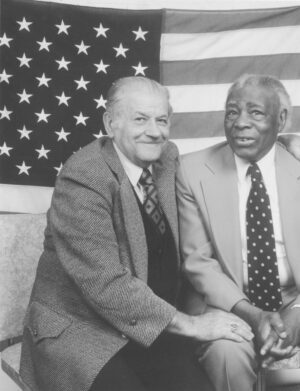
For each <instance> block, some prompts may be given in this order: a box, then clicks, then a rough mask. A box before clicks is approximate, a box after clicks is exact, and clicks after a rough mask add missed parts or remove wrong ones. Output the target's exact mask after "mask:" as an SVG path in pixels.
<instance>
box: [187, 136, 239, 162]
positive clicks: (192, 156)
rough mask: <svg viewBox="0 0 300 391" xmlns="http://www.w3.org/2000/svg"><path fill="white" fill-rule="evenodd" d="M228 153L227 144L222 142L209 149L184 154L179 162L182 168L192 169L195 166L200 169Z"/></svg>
mask: <svg viewBox="0 0 300 391" xmlns="http://www.w3.org/2000/svg"><path fill="white" fill-rule="evenodd" d="M228 153H231V152H230V148H229V146H228V143H227V141H223V142H221V143H218V144H215V145H213V146H211V147H208V148H204V149H201V150H199V151H195V152H190V153H187V154H184V155H182V156H181V157H180V161H181V164H182V165H184V166H188V167H193V166H195V165H196V167H200V166H201V165H205V164H206V163H207V162H208V161H210V160H218V159H220V158H221V157H222V156H224V154H225V155H226V154H228Z"/></svg>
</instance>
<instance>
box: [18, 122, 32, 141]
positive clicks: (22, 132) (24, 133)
mask: <svg viewBox="0 0 300 391" xmlns="http://www.w3.org/2000/svg"><path fill="white" fill-rule="evenodd" d="M17 131H18V132H19V133H20V139H21V140H22V138H27V139H28V140H30V137H29V135H30V133H32V130H27V129H26V126H25V125H23V129H17Z"/></svg>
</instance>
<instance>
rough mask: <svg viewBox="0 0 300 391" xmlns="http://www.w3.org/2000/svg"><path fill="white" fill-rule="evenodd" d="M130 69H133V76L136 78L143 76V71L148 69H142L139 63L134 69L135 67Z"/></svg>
mask: <svg viewBox="0 0 300 391" xmlns="http://www.w3.org/2000/svg"><path fill="white" fill-rule="evenodd" d="M132 68H134V69H135V75H134V76H137V75H143V76H145V72H144V70H145V69H147V68H148V67H143V66H142V64H141V63H140V62H139V63H138V65H137V66H136V67H135V66H132Z"/></svg>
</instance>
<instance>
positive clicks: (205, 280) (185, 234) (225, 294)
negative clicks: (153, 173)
mask: <svg viewBox="0 0 300 391" xmlns="http://www.w3.org/2000/svg"><path fill="white" fill-rule="evenodd" d="M194 163H195V162H194ZM198 170H200V167H198ZM191 172H192V173H193V178H191V176H192V174H191ZM198 172H199V171H198ZM195 175H196V177H197V180H195ZM195 186H198V188H197V189H195ZM196 193H197V197H196V196H195V194H196ZM176 194H177V203H178V217H179V237H180V250H181V254H182V259H183V272H184V273H185V275H186V276H187V278H188V280H189V281H190V282H191V284H192V286H193V288H194V289H195V290H196V291H197V292H198V293H200V294H201V295H202V296H203V298H204V300H205V302H206V304H207V305H210V306H213V307H217V308H220V309H223V310H225V311H230V310H231V309H232V307H233V306H234V305H235V304H236V303H237V302H238V301H240V300H242V299H246V296H245V295H244V293H243V292H242V291H241V289H240V288H239V287H238V286H237V285H236V284H235V282H234V281H233V280H232V279H231V278H230V277H229V276H228V275H226V273H224V271H223V268H222V266H221V263H220V259H218V254H217V252H216V250H215V244H214V238H213V235H212V232H211V229H210V223H209V214H208V212H207V209H206V206H205V200H204V199H203V198H202V197H201V194H200V175H199V174H196V171H195V168H194V167H193V168H192V169H191V170H188V164H186V162H185V161H181V163H180V166H179V168H178V171H177V175H176ZM220 196H221V195H220ZM224 229H226V227H224ZM187 301H188V299H187ZM190 301H191V302H192V299H191V300H190ZM193 312H197V311H196V309H193Z"/></svg>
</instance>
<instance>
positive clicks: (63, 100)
mask: <svg viewBox="0 0 300 391" xmlns="http://www.w3.org/2000/svg"><path fill="white" fill-rule="evenodd" d="M55 98H57V99H58V100H59V102H58V106H60V105H66V106H69V104H68V100H69V99H71V97H70V96H66V95H65V93H64V92H62V94H61V95H60V96H59V95H56V97H55Z"/></svg>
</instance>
